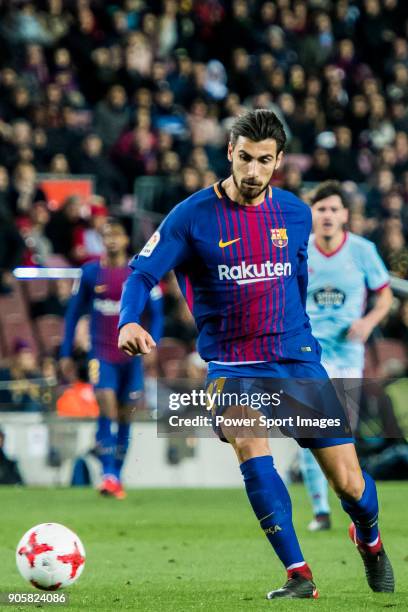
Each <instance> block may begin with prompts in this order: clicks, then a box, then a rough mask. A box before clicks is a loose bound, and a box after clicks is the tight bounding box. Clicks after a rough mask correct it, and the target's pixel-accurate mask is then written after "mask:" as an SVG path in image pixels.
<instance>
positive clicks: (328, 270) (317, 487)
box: [301, 181, 392, 531]
mask: <svg viewBox="0 0 408 612" xmlns="http://www.w3.org/2000/svg"><path fill="white" fill-rule="evenodd" d="M310 201H311V206H312V213H313V229H314V234H313V235H312V236H311V238H310V241H309V248H308V258H309V283H308V292H307V305H306V308H307V312H308V314H309V316H310V319H311V323H312V330H313V334H314V336H315V337H316V338H317V339H318V340H319V342H320V344H321V347H322V363H323V364H324V366H325V368H326V370H327V372H328V374H329V376H330V377H331V378H343V379H347V378H350V379H351V378H352V379H359V378H362V375H363V369H364V343H365V342H366V340H367V339H368V337H369V336H370V334H371V332H372V330H373V328H374V327H375V326H376V325H377V324H378V323H379V322H380V321H381V320H382V319H383V318H384V317H385V316H386V315H387V313H388V311H389V309H390V307H391V303H392V293H391V289H390V288H389V275H388V272H387V270H386V268H385V266H384V263H383V261H382V260H381V258H380V256H379V254H378V252H377V249H376V247H375V245H374V244H373V243H372V242H370V241H369V240H366V239H365V238H361V236H357V235H355V234H352V233H350V232H347V231H345V229H344V227H345V224H346V223H347V220H348V207H347V200H346V198H345V196H344V193H343V192H342V189H341V186H340V184H339V183H337V182H336V181H327V182H326V183H323V184H321V185H320V186H319V187H318V188H317V189H316V191H315V192H314V193H313V194H312V196H311V198H310ZM367 291H373V292H375V293H376V300H375V303H374V306H373V308H371V310H370V311H369V312H368V313H365V310H366V297H367ZM355 386H356V385H355V384H354V387H355ZM357 414H358V410H354V416H357ZM356 420H357V419H353V415H351V421H352V422H353V424H356ZM301 467H302V472H303V478H304V481H305V484H306V488H307V490H308V493H309V495H310V498H311V500H312V505H313V512H314V517H315V518H314V520H313V521H312V522H311V523H310V525H309V529H311V530H312V531H317V530H321V529H328V528H329V527H330V508H329V504H328V495H327V481H326V478H325V477H324V475H323V473H322V471H321V469H320V467H319V466H318V464H317V462H316V460H315V459H314V457H313V455H312V453H311V452H310V450H305V451H302V460H301Z"/></svg>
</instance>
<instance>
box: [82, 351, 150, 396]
mask: <svg viewBox="0 0 408 612" xmlns="http://www.w3.org/2000/svg"><path fill="white" fill-rule="evenodd" d="M88 373H89V382H90V383H91V384H92V385H93V388H94V389H95V390H98V389H112V390H113V391H114V392H115V394H116V397H117V400H118V402H119V403H120V404H130V403H133V402H135V401H136V400H137V399H139V398H140V397H141V395H142V391H143V362H142V359H141V357H134V358H133V359H131V360H130V361H127V362H125V363H111V362H110V361H104V360H103V359H97V358H96V357H92V358H91V359H90V360H89V362H88Z"/></svg>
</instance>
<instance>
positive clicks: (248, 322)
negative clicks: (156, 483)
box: [118, 109, 394, 599]
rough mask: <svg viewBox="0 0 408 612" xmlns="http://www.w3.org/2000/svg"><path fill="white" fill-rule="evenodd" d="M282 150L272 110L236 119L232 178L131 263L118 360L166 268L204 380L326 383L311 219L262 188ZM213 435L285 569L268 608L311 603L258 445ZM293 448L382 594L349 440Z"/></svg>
mask: <svg viewBox="0 0 408 612" xmlns="http://www.w3.org/2000/svg"><path fill="white" fill-rule="evenodd" d="M284 144H285V133H284V130H283V127H282V124H281V123H280V121H279V120H278V119H277V117H276V115H275V114H274V113H272V112H271V111H267V110H262V109H259V110H256V111H250V112H248V113H246V114H244V115H243V116H241V117H239V118H238V119H237V120H236V121H235V123H234V125H233V127H232V131H231V137H230V143H229V145H228V159H229V160H230V162H231V166H232V173H231V176H229V177H228V178H227V179H226V180H224V181H220V183H218V184H216V185H214V186H212V187H208V188H206V189H203V190H201V191H199V192H197V193H196V194H194V195H192V196H191V197H189V198H188V199H187V200H185V201H183V202H181V203H180V204H179V205H177V206H176V207H175V208H174V209H173V210H172V211H171V212H170V214H169V215H168V216H167V217H166V219H165V220H164V221H163V223H162V224H161V226H160V227H159V229H158V230H157V232H156V233H155V234H154V235H153V237H152V238H151V239H150V240H149V242H148V243H147V244H146V246H145V247H144V248H143V249H142V251H141V252H140V253H139V255H138V256H137V257H135V258H134V259H133V260H132V262H131V267H132V269H133V272H132V274H131V276H129V278H128V280H127V281H126V284H125V287H124V292H123V296H122V305H121V314H120V324H119V326H120V333H119V341H118V345H119V347H120V348H121V350H123V351H124V352H125V353H126V354H128V355H138V354H140V353H142V354H143V353H149V352H150V351H151V349H152V348H153V347H154V345H155V343H154V340H153V339H152V337H151V335H150V334H149V333H148V332H147V331H145V330H144V329H143V327H142V326H141V325H140V315H141V313H142V311H143V308H144V304H145V301H146V299H147V297H148V295H149V291H150V290H151V288H152V287H153V286H154V285H155V284H156V283H157V282H158V280H159V279H160V278H161V277H162V276H163V274H165V273H166V272H167V271H168V270H170V269H172V268H174V269H175V272H176V275H177V278H178V280H179V283H180V286H181V289H182V291H183V292H184V295H185V296H186V298H187V300H188V303H189V305H190V308H191V309H192V312H193V314H194V317H195V320H196V323H197V327H198V331H199V338H198V351H199V352H200V354H201V356H202V357H203V359H205V360H206V361H208V362H209V374H208V378H209V381H210V382H212V383H214V384H216V383H217V381H218V380H220V377H228V379H229V380H231V379H233V378H234V377H235V380H238V381H239V380H242V379H244V378H245V377H252V378H254V379H256V378H259V379H261V378H265V377H270V378H284V377H286V378H291V377H294V378H295V377H298V378H310V379H313V378H320V379H321V378H327V374H326V372H325V370H324V368H323V367H322V366H321V364H320V347H319V345H318V343H317V341H316V340H315V339H314V337H313V336H312V333H311V326H310V322H309V318H308V316H307V314H306V310H305V306H306V292H307V244H308V238H309V233H310V230H311V211H310V209H309V207H308V206H307V205H306V204H304V203H303V202H301V201H300V200H299V199H298V198H297V197H295V196H294V195H293V194H291V193H289V192H287V191H283V190H281V189H277V188H275V187H274V188H273V189H271V187H270V185H269V183H270V180H271V178H272V175H273V172H274V170H275V169H276V168H277V167H278V166H279V164H280V163H281V160H282V155H283V153H282V151H283V147H284ZM220 435H221V436H222V437H224V438H227V440H228V442H229V443H230V444H231V446H232V447H233V449H234V451H235V453H236V455H237V458H238V461H239V463H240V467H241V471H242V475H243V478H244V483H245V488H246V492H247V495H248V498H249V501H250V503H251V505H252V508H253V510H254V513H255V515H256V517H257V519H258V520H259V522H260V525H261V527H262V529H263V531H264V533H265V535H266V537H267V538H268V540H269V542H270V543H271V545H272V546H273V548H274V550H275V552H276V554H277V555H278V557H279V558H280V560H281V561H282V563H283V564H284V566H285V568H286V570H287V574H288V576H287V582H286V584H285V585H284V586H283V587H282V588H281V589H277V590H274V591H271V592H270V593H268V595H267V597H268V599H272V598H277V597H291V598H292V597H301V598H304V597H316V596H317V590H316V587H315V584H314V582H313V578H312V573H311V570H310V568H309V566H308V565H307V564H306V562H305V560H304V557H303V554H302V552H301V549H300V546H299V542H298V540H297V536H296V534H295V530H294V527H293V523H292V507H291V501H290V497H289V494H288V491H287V489H286V487H285V485H284V483H283V481H282V479H281V478H280V476H279V474H278V473H277V471H276V469H275V467H274V463H273V459H272V456H271V451H270V447H269V441H268V439H267V438H266V437H259V438H258V437H243V436H242V437H240V436H239V435H236V436H234V435H233V434H232V433H231V432H230V430H228V431H226V430H225V429H224V430H222V431H221V432H220ZM299 442H300V443H303V444H305V443H306V444H309V445H310V446H313V452H314V454H315V456H316V457H317V458H318V461H319V463H320V464H321V466H322V468H323V470H324V471H325V473H326V475H327V477H328V479H329V482H330V483H331V484H332V486H333V487H334V489H335V491H336V493H337V494H338V495H339V497H340V499H341V503H342V506H343V508H344V510H345V511H346V512H347V513H348V514H349V515H350V516H351V518H352V520H353V524H352V536H353V540H354V541H355V543H356V545H357V546H358V550H359V552H360V554H361V556H362V558H363V561H364V564H365V567H366V573H367V579H368V582H369V584H370V586H371V588H372V589H373V590H377V591H392V590H393V589H394V579H393V573H392V568H391V565H390V562H389V560H388V557H387V556H386V554H385V552H384V549H383V546H382V543H381V539H380V537H379V532H378V521H377V516H378V502H377V493H376V487H375V483H374V481H373V480H372V478H371V477H370V476H369V475H368V474H365V473H362V471H361V469H360V466H359V463H358V459H357V456H356V452H355V448H354V444H353V441H352V439H350V438H326V439H322V438H319V439H311V440H303V441H302V440H299ZM371 545H372V546H371Z"/></svg>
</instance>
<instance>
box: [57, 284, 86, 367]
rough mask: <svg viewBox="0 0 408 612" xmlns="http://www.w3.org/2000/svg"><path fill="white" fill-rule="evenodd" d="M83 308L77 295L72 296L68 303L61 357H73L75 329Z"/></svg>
mask: <svg viewBox="0 0 408 612" xmlns="http://www.w3.org/2000/svg"><path fill="white" fill-rule="evenodd" d="M81 314H82V309H81V308H80V304H79V302H78V300H77V299H76V296H75V297H73V298H71V302H70V304H69V305H68V310H67V313H66V315H65V329H64V338H63V341H62V344H61V349H60V357H71V353H72V347H73V344H74V338H75V330H76V326H77V323H78V321H79V319H80V318H81Z"/></svg>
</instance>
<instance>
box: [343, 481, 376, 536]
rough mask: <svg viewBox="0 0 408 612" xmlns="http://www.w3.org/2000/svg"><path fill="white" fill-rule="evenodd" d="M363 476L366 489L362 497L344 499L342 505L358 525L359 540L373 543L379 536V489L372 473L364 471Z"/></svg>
mask: <svg viewBox="0 0 408 612" xmlns="http://www.w3.org/2000/svg"><path fill="white" fill-rule="evenodd" d="M363 478H364V481H365V489H364V493H363V495H362V496H361V498H360V499H359V500H358V501H346V500H344V499H342V500H341V505H342V506H343V509H344V510H345V511H346V512H347V514H348V515H349V516H350V518H351V520H352V521H353V523H354V524H355V526H356V533H357V538H358V540H359V541H360V542H363V543H364V544H373V543H374V542H376V540H378V537H379V532H378V499H377V489H376V486H375V482H374V480H373V479H372V478H371V476H370V474H367V472H363Z"/></svg>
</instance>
